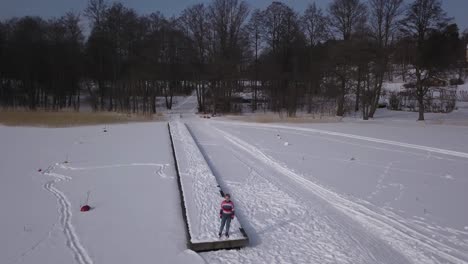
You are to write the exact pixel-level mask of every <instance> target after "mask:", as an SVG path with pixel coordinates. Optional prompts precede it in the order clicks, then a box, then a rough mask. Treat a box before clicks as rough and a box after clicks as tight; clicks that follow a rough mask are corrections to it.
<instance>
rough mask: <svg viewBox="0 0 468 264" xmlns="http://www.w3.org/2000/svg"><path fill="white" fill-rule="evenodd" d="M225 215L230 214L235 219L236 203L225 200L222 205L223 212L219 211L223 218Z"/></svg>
mask: <svg viewBox="0 0 468 264" xmlns="http://www.w3.org/2000/svg"><path fill="white" fill-rule="evenodd" d="M223 214H229V215H231V217H234V203H233V202H232V201H229V202H228V201H226V200H224V201H223V202H222V203H221V210H219V216H220V217H221V216H222V215H223Z"/></svg>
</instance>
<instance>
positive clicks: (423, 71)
mask: <svg viewBox="0 0 468 264" xmlns="http://www.w3.org/2000/svg"><path fill="white" fill-rule="evenodd" d="M447 22H448V18H447V15H446V13H445V12H444V10H443V9H442V2H441V1H440V0H415V1H414V2H413V3H412V4H411V5H410V6H409V8H408V10H407V12H406V16H405V18H404V20H403V23H402V25H403V28H402V30H403V32H404V33H406V35H407V36H408V37H414V41H415V45H416V53H417V55H416V56H415V60H414V61H413V62H412V64H413V67H414V75H415V78H416V88H415V94H416V98H417V100H418V108H419V118H418V120H419V121H423V120H424V111H425V110H424V97H425V95H426V94H427V91H428V90H429V80H430V79H431V78H433V77H435V76H437V75H438V74H440V73H441V72H442V71H441V69H439V68H438V67H437V65H434V64H431V63H427V59H430V58H427V57H425V56H424V55H427V54H424V49H425V44H426V43H427V40H428V37H429V35H430V33H431V32H433V31H434V30H435V31H437V30H440V29H441V28H443V27H444V25H445V24H446V23H447Z"/></svg>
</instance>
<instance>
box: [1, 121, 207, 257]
mask: <svg viewBox="0 0 468 264" xmlns="http://www.w3.org/2000/svg"><path fill="white" fill-rule="evenodd" d="M107 130H108V132H107V133H103V132H102V127H101V126H89V127H74V128H59V129H57V128H56V129H48V128H25V127H4V126H0V146H1V149H0V150H1V151H0V177H1V178H0V180H1V183H0V208H2V211H1V213H0V214H1V217H0V223H1V224H0V263H2V264H3V263H5V264H13V263H51V264H54V263H78V264H90V263H155V262H156V263H188V262H190V263H203V260H202V259H201V258H200V257H199V256H198V255H197V254H194V253H190V252H189V251H185V250H186V246H185V242H186V241H185V239H186V237H185V229H184V222H183V219H182V214H181V210H180V201H179V196H178V191H177V182H176V178H175V170H174V164H173V161H172V154H171V147H170V141H169V135H168V132H167V123H165V122H161V123H144V124H131V125H112V126H107ZM77 142H81V143H79V144H75V143H77ZM67 156H68V162H67V163H65V161H66V159H67ZM39 169H42V171H41V172H39V171H38V170H39ZM88 191H91V193H90V201H89V204H90V205H91V207H92V208H93V209H92V210H91V211H89V212H86V213H82V212H80V205H82V204H83V203H84V202H85V199H86V194H87V192H88ZM168 241H169V242H168Z"/></svg>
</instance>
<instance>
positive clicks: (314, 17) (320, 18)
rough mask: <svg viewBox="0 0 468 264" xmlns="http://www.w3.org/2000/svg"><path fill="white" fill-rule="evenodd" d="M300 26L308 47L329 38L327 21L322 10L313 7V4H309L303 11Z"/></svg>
mask: <svg viewBox="0 0 468 264" xmlns="http://www.w3.org/2000/svg"><path fill="white" fill-rule="evenodd" d="M301 25H302V28H303V31H304V34H305V35H306V37H307V40H308V42H309V45H310V46H315V45H317V44H318V43H320V42H322V41H325V40H327V39H329V37H330V32H329V28H328V20H327V18H326V16H325V15H324V14H323V12H322V9H320V8H318V7H317V6H316V5H315V2H314V3H312V4H309V6H308V7H307V9H306V10H305V12H304V15H303V16H302V18H301Z"/></svg>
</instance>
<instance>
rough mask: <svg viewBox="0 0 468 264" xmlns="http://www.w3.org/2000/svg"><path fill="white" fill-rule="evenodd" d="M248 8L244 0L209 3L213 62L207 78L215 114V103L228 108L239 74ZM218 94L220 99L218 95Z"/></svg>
mask: <svg viewBox="0 0 468 264" xmlns="http://www.w3.org/2000/svg"><path fill="white" fill-rule="evenodd" d="M248 14H249V8H248V6H247V3H246V2H245V1H238V0H213V1H212V2H211V4H210V6H209V15H210V23H211V29H212V30H213V31H212V33H213V38H212V46H211V47H212V55H213V59H214V61H213V63H214V65H216V69H215V70H214V72H213V73H214V78H213V80H212V82H211V93H212V95H213V100H212V106H213V112H214V113H215V114H216V112H217V108H218V103H220V104H221V105H222V106H223V110H227V111H229V110H230V100H231V95H232V89H233V88H234V87H235V83H236V82H235V81H234V80H235V79H237V78H238V77H239V73H240V72H239V67H238V66H239V65H240V64H241V61H242V54H243V50H242V49H243V48H245V47H242V43H243V42H242V41H241V40H242V32H243V27H244V26H245V22H246V19H247V17H248ZM220 98H222V102H219V99H220Z"/></svg>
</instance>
